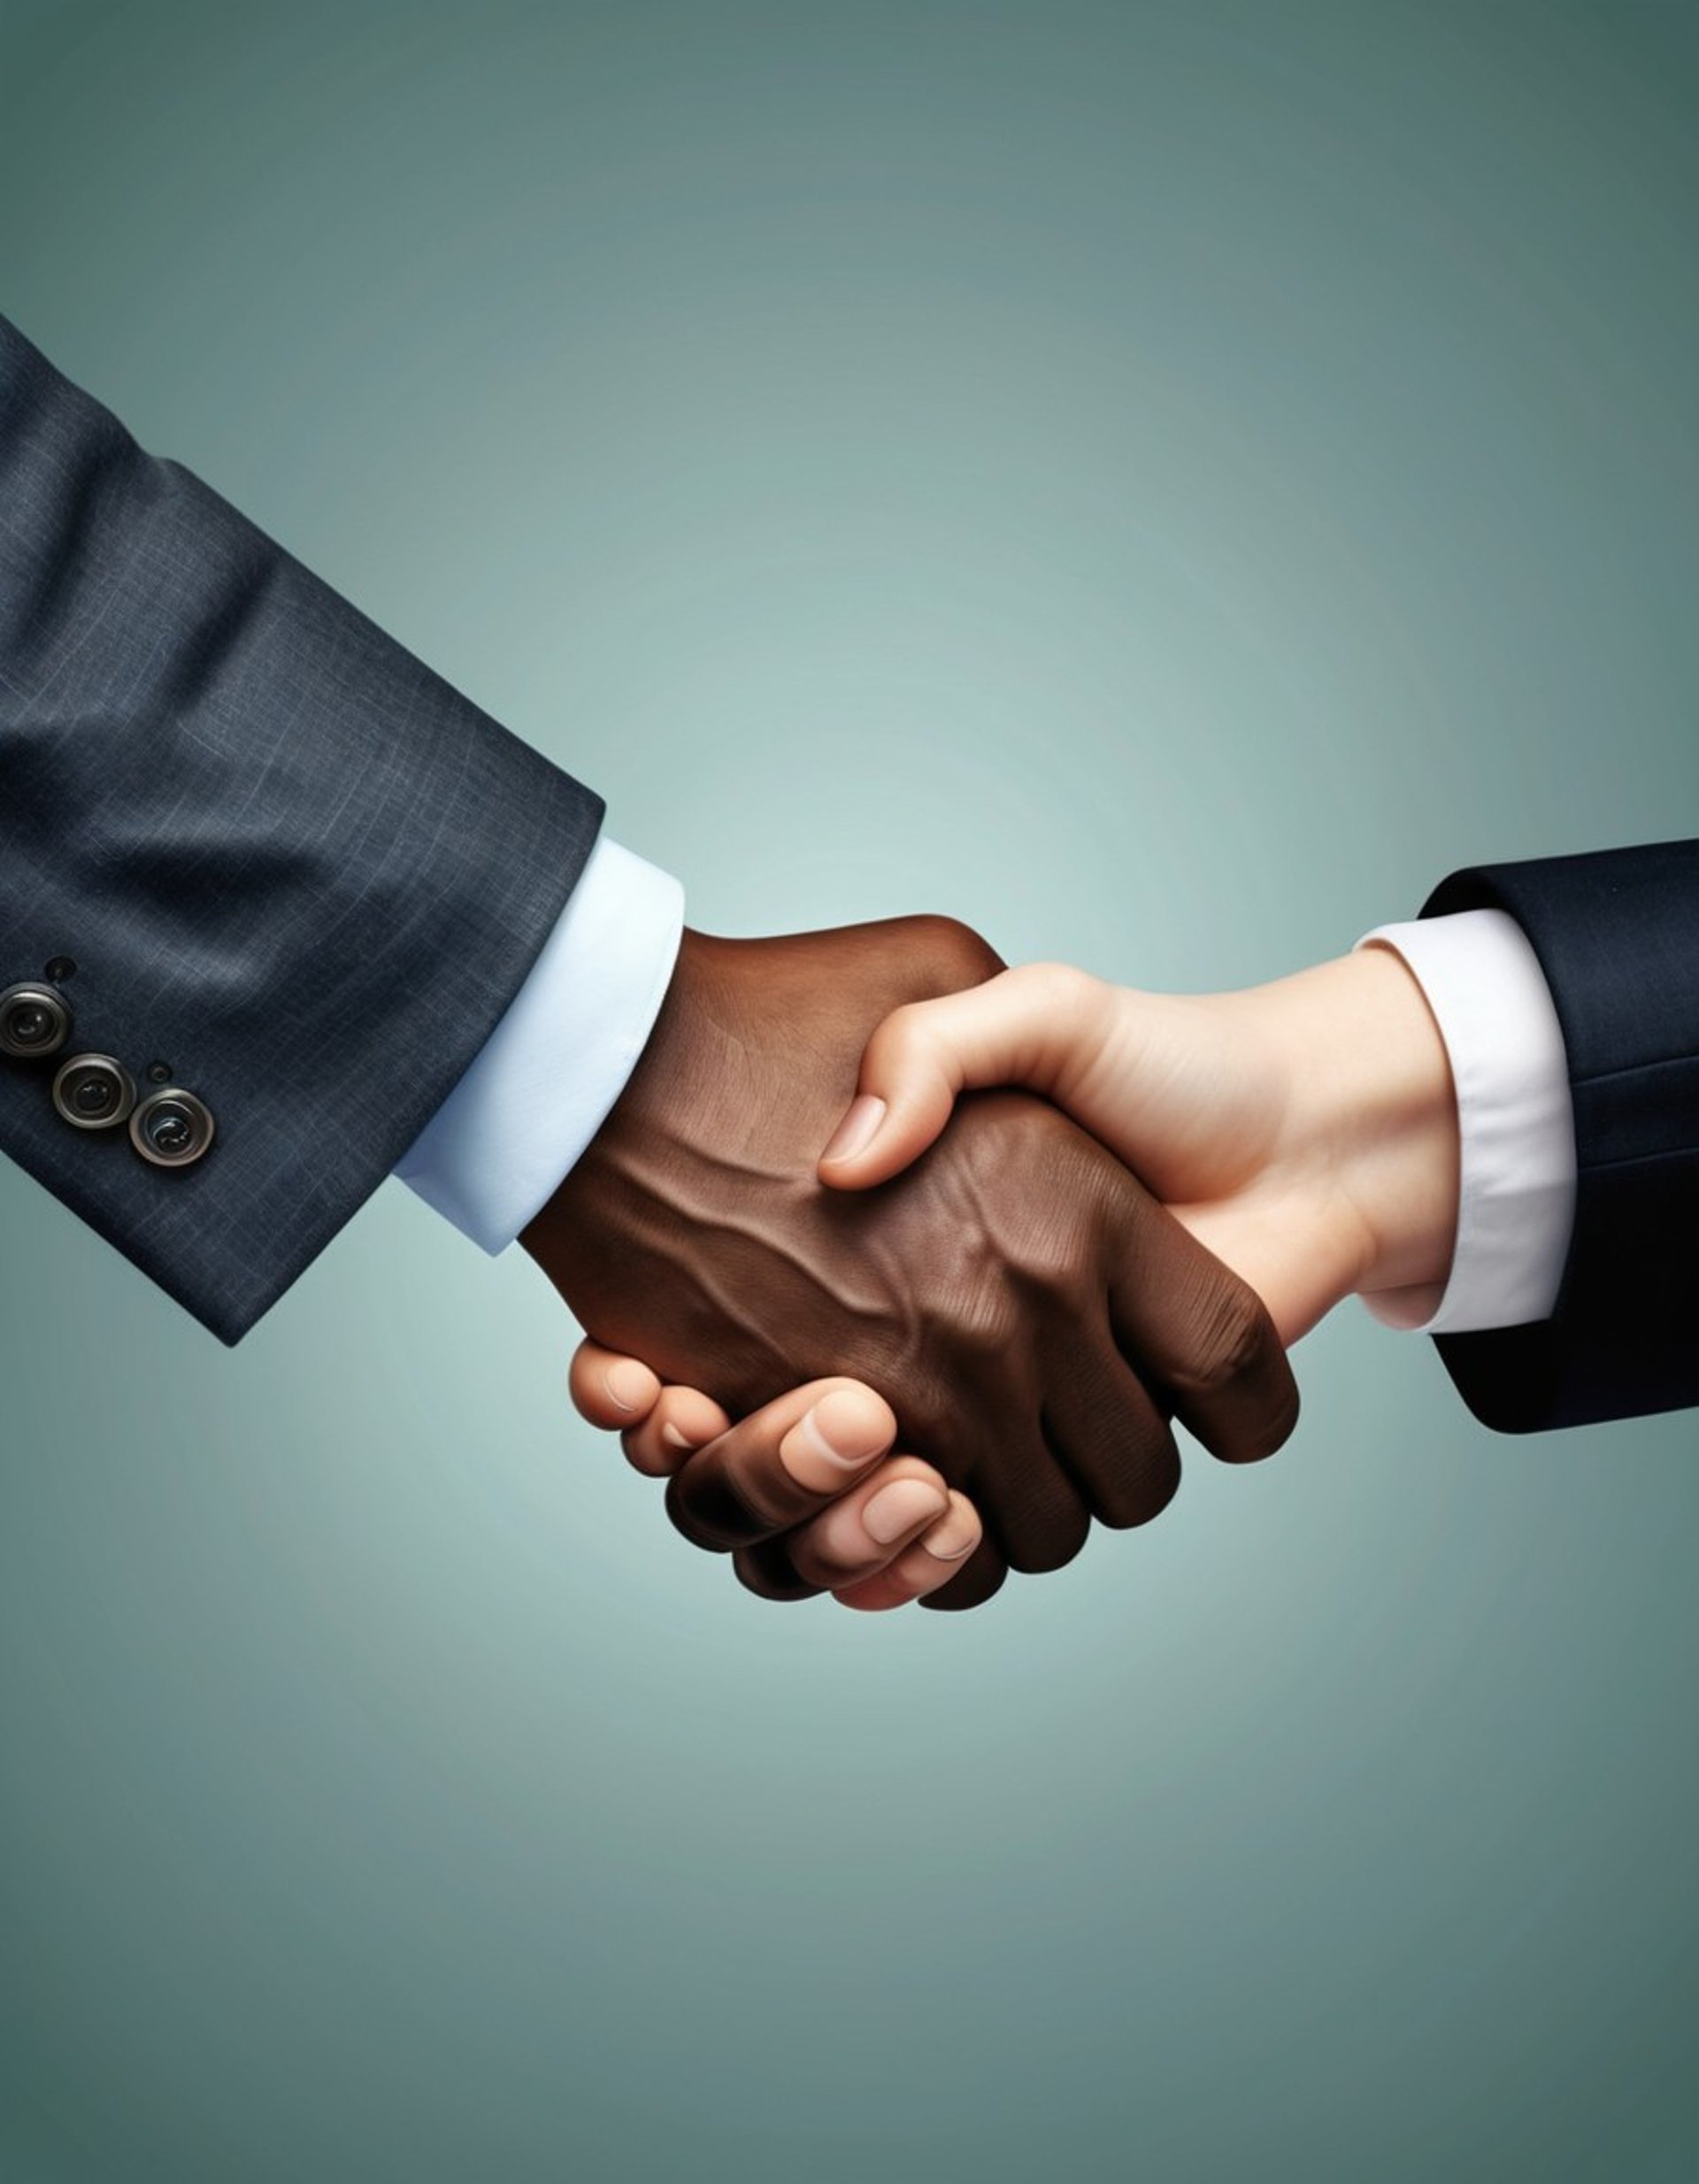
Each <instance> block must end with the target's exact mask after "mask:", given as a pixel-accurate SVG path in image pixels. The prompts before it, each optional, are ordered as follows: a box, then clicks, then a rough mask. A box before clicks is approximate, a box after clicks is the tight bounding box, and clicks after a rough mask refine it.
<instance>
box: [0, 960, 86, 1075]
mask: <svg viewBox="0 0 1699 2184" xmlns="http://www.w3.org/2000/svg"><path fill="white" fill-rule="evenodd" d="M70 1036H71V1006H70V1004H69V1003H68V1002H67V1001H66V1000H65V996H64V995H63V994H61V993H58V992H57V991H56V990H55V988H52V987H51V986H43V985H40V984H37V983H36V982H35V980H29V981H28V982H27V983H26V984H24V985H21V986H8V987H7V988H5V989H4V992H0V1054H9V1055H10V1056H11V1057H12V1060H13V1061H16V1062H44V1061H46V1060H47V1058H48V1057H49V1056H50V1055H54V1054H57V1053H58V1050H59V1049H60V1048H61V1047H62V1046H63V1045H64V1044H65V1041H66V1040H67V1039H68V1038H69V1037H70Z"/></svg>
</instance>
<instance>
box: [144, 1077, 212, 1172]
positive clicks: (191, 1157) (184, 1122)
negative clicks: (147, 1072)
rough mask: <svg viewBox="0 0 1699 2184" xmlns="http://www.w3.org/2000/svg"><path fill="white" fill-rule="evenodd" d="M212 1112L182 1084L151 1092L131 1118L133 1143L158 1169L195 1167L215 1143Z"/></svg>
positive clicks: (145, 1158)
mask: <svg viewBox="0 0 1699 2184" xmlns="http://www.w3.org/2000/svg"><path fill="white" fill-rule="evenodd" d="M217 1127H218V1126H217V1124H216V1123H215V1122H214V1121H213V1119H212V1111H211V1108H210V1107H209V1106H208V1105H207V1104H206V1102H205V1101H204V1100H203V1099H198V1098H196V1096H195V1094H194V1093H193V1092H185V1091H184V1090H183V1088H181V1085H174V1084H173V1085H167V1086H166V1087H165V1088H164V1090H163V1091H159V1092H150V1094H149V1095H148V1096H147V1098H146V1099H144V1100H143V1101H142V1104H141V1105H140V1106H139V1107H138V1108H137V1109H136V1111H135V1113H134V1114H133V1115H132V1116H131V1117H130V1142H131V1144H132V1145H134V1146H135V1150H137V1152H139V1153H140V1154H141V1156H142V1158H143V1160H148V1161H151V1162H152V1164H153V1165H154V1166H155V1167H156V1168H187V1167H192V1166H193V1165H194V1164H195V1162H196V1161H197V1160H198V1159H200V1157H202V1155H203V1154H204V1152H205V1150H206V1149H207V1147H208V1146H209V1145H210V1144H211V1142H212V1137H213V1133H214V1132H215V1130H216V1129H217Z"/></svg>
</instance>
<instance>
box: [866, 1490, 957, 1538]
mask: <svg viewBox="0 0 1699 2184" xmlns="http://www.w3.org/2000/svg"><path fill="white" fill-rule="evenodd" d="M943 1511H944V1497H943V1496H942V1494H940V1493H939V1491H938V1489H937V1488H936V1487H929V1486H928V1485H927V1484H926V1480H924V1479H899V1480H896V1482H895V1484H893V1485H891V1486H888V1487H881V1488H880V1490H879V1492H878V1493H877V1494H876V1495H874V1496H873V1500H872V1501H871V1502H869V1503H868V1504H867V1506H866V1508H865V1509H864V1510H863V1511H862V1512H861V1521H862V1523H863V1524H864V1525H865V1526H866V1528H867V1531H868V1533H869V1534H870V1535H871V1536H872V1537H873V1539H876V1540H877V1541H878V1542H879V1543H880V1546H881V1547H888V1546H889V1545H890V1544H891V1542H892V1541H893V1540H900V1539H901V1538H902V1537H903V1534H904V1533H905V1532H912V1531H913V1530H914V1528H915V1526H917V1525H922V1524H927V1523H929V1522H930V1521H931V1519H933V1518H934V1517H940V1516H942V1514H943Z"/></svg>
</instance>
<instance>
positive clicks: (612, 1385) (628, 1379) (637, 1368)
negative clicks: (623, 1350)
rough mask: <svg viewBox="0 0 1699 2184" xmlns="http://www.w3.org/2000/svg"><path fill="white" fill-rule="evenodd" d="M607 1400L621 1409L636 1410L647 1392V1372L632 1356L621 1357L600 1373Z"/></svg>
mask: <svg viewBox="0 0 1699 2184" xmlns="http://www.w3.org/2000/svg"><path fill="white" fill-rule="evenodd" d="M602 1385H603V1388H606V1390H607V1392H608V1400H609V1401H610V1402H611V1403H617V1404H618V1406H619V1409H620V1410H622V1411H636V1410H640V1409H641V1408H642V1401H643V1398H644V1396H647V1395H648V1393H649V1374H648V1372H647V1371H646V1370H645V1369H644V1367H643V1366H642V1365H639V1364H638V1363H637V1360H636V1359H635V1358H634V1357H621V1358H620V1359H619V1362H618V1363H617V1364H615V1365H610V1366H609V1367H608V1369H607V1371H606V1372H605V1373H603V1375H602Z"/></svg>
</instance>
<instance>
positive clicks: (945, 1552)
mask: <svg viewBox="0 0 1699 2184" xmlns="http://www.w3.org/2000/svg"><path fill="white" fill-rule="evenodd" d="M978 1536H979V1534H978V1533H977V1532H976V1530H975V1529H974V1526H973V1519H972V1518H971V1517H969V1516H967V1515H966V1514H965V1513H952V1514H951V1515H949V1516H948V1517H946V1518H945V1519H944V1520H943V1522H942V1524H935V1525H934V1526H933V1527H932V1529H931V1531H930V1532H928V1533H927V1534H926V1537H925V1539H923V1540H922V1541H921V1542H920V1544H921V1546H922V1547H924V1548H925V1549H926V1552H927V1553H928V1554H929V1555H930V1556H932V1557H934V1560H935V1561H938V1562H959V1561H960V1560H961V1558H962V1557H963V1556H964V1555H965V1554H966V1553H967V1551H968V1550H969V1549H970V1548H971V1547H972V1546H973V1542H974V1541H975V1540H976V1539H977V1538H978Z"/></svg>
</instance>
